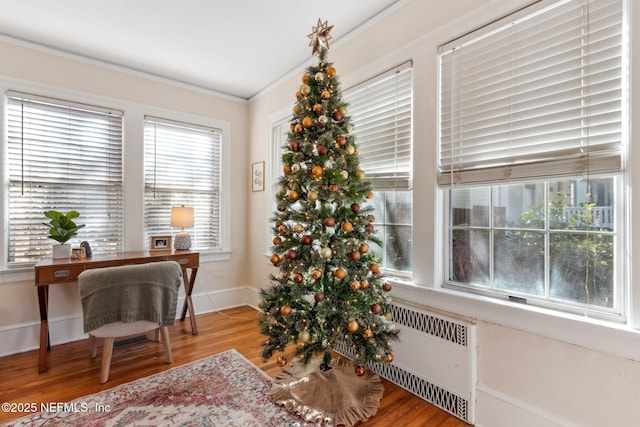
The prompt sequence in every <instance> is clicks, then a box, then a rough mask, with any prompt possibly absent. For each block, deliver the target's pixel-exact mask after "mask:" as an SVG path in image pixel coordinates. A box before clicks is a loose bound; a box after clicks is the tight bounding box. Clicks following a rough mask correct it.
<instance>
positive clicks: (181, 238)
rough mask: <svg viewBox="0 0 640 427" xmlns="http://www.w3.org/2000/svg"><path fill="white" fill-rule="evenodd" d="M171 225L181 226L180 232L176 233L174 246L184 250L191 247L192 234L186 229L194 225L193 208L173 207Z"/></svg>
mask: <svg viewBox="0 0 640 427" xmlns="http://www.w3.org/2000/svg"><path fill="white" fill-rule="evenodd" d="M170 225H171V227H180V232H179V233H178V234H176V236H175V239H174V241H173V248H174V249H175V250H178V251H184V250H187V249H190V248H191V236H189V233H187V232H186V231H184V228H185V227H193V208H185V207H184V205H182V206H180V207H175V206H174V207H172V208H171V224H170Z"/></svg>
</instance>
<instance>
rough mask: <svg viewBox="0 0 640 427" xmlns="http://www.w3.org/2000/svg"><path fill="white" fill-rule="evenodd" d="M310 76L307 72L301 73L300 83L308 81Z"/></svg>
mask: <svg viewBox="0 0 640 427" xmlns="http://www.w3.org/2000/svg"><path fill="white" fill-rule="evenodd" d="M310 78H311V76H310V75H308V74H305V75H303V76H302V83H306V82H308V81H309V79H310Z"/></svg>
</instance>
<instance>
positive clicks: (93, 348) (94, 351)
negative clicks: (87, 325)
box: [89, 335, 98, 359]
mask: <svg viewBox="0 0 640 427" xmlns="http://www.w3.org/2000/svg"><path fill="white" fill-rule="evenodd" d="M89 351H90V352H91V358H92V359H95V358H96V356H97V355H98V338H96V337H94V336H93V335H89Z"/></svg>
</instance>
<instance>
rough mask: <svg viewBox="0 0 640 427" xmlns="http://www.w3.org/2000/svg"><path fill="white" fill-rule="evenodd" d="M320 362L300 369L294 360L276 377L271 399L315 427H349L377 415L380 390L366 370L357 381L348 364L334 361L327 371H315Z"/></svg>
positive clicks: (380, 383) (300, 366)
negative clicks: (320, 426)
mask: <svg viewBox="0 0 640 427" xmlns="http://www.w3.org/2000/svg"><path fill="white" fill-rule="evenodd" d="M321 363H322V359H321V358H318V359H313V360H311V362H309V364H308V365H307V366H304V365H303V364H302V363H301V362H300V361H299V360H298V359H294V360H293V361H292V362H291V363H290V364H289V365H287V366H285V367H284V368H283V370H282V372H281V373H280V374H279V375H278V376H277V377H276V379H275V381H274V383H273V387H272V388H271V398H272V399H273V401H274V402H275V403H277V404H278V405H283V406H284V407H285V408H287V410H288V411H289V412H291V413H296V414H298V415H300V416H301V417H303V418H304V419H305V420H306V421H307V422H311V423H314V424H316V425H321V424H326V425H334V426H337V425H345V426H351V425H353V424H355V423H357V422H358V421H364V420H366V419H368V418H370V417H372V416H373V415H375V414H376V412H378V408H379V406H380V400H381V399H382V394H383V393H384V386H383V385H382V382H381V381H380V377H379V376H378V375H376V374H375V373H373V372H371V371H370V370H369V369H367V370H366V372H365V374H364V375H363V376H361V377H359V376H357V375H356V374H355V372H354V367H353V365H352V364H351V362H349V361H348V360H344V359H341V358H336V359H333V360H332V361H331V369H329V370H327V371H323V370H321V369H320V368H319V366H320V364H321Z"/></svg>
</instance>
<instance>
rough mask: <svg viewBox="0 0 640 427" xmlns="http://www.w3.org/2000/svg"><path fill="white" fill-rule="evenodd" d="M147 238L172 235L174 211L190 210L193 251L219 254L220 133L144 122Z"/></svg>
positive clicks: (158, 121)
mask: <svg viewBox="0 0 640 427" xmlns="http://www.w3.org/2000/svg"><path fill="white" fill-rule="evenodd" d="M144 144H145V161H144V170H145V174H144V176H145V195H144V199H145V233H146V236H147V244H148V239H149V237H150V236H152V235H165V234H172V232H173V231H175V230H172V229H171V228H170V227H169V219H170V217H171V207H172V206H180V205H184V206H189V207H193V208H194V228H193V229H192V230H187V231H188V233H189V234H190V235H191V241H192V246H191V247H192V248H194V249H198V250H207V249H216V250H220V249H222V242H221V236H220V232H221V202H220V201H221V185H222V183H221V181H222V179H221V152H222V149H221V148H222V147H221V144H222V132H221V131H220V130H219V129H214V128H210V127H205V126H199V125H194V124H187V123H180V122H175V121H171V120H166V119H160V118H156V117H146V118H145V124H144Z"/></svg>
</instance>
